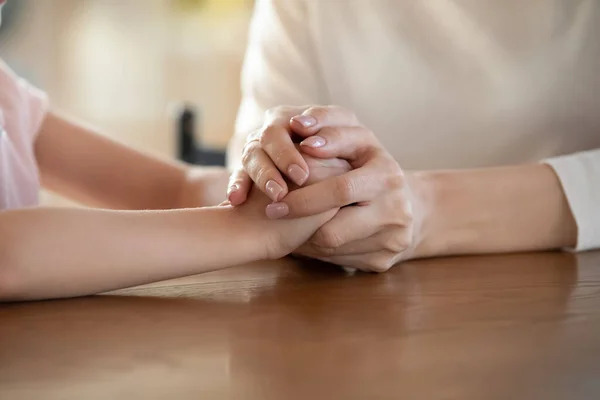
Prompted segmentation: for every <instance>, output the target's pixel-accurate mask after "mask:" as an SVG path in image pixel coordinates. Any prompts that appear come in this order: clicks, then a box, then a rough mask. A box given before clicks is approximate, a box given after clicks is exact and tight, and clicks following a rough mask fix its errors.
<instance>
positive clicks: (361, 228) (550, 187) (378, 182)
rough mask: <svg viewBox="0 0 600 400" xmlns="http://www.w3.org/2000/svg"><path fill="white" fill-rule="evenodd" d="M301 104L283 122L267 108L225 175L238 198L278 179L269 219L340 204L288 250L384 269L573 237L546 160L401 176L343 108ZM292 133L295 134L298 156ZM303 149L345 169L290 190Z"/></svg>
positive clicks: (565, 242) (557, 244) (563, 242)
mask: <svg viewBox="0 0 600 400" xmlns="http://www.w3.org/2000/svg"><path fill="white" fill-rule="evenodd" d="M302 109H303V111H302V113H301V114H299V115H297V116H293V117H292V118H291V120H290V121H287V120H286V118H287V116H289V113H290V111H291V109H290V108H282V109H274V110H272V111H271V112H270V115H271V116H276V118H271V119H267V123H266V125H265V126H263V128H261V129H259V130H258V131H257V132H254V133H253V135H252V140H251V142H250V143H249V145H247V146H246V148H245V149H244V157H243V158H244V166H245V167H246V170H245V171H244V170H238V171H236V173H235V174H234V176H233V179H234V181H235V182H236V183H239V185H237V189H239V190H238V191H230V195H233V197H237V200H238V201H239V202H240V203H241V202H243V198H244V196H245V195H244V193H245V192H247V190H248V188H249V185H250V183H251V181H255V182H257V185H258V186H259V187H261V188H262V190H264V191H265V192H266V193H269V187H268V185H267V183H268V182H269V181H276V182H277V183H278V184H280V186H281V185H286V186H285V187H284V191H283V192H278V193H277V196H275V199H277V200H278V201H277V202H276V203H274V204H270V205H269V206H268V207H269V208H268V209H267V214H268V215H269V216H270V217H271V218H297V217H302V216H306V215H311V214H314V213H318V212H322V211H323V210H327V209H330V208H334V207H340V208H341V209H340V212H338V213H337V214H336V216H335V217H334V218H333V219H332V220H331V221H329V222H328V223H326V224H324V225H323V226H322V227H321V228H320V229H319V230H318V231H317V232H316V233H315V235H313V236H312V237H311V238H310V240H308V241H307V243H305V244H304V245H303V246H301V247H300V248H299V249H297V250H296V252H295V253H297V254H301V255H305V256H310V257H314V258H318V259H321V260H324V261H329V262H332V263H335V264H339V265H342V266H349V267H355V268H358V269H362V270H369V271H385V270H387V269H388V268H390V267H391V266H392V265H393V264H394V263H396V262H398V261H401V260H405V259H409V258H418V257H435V256H442V255H451V254H476V253H495V252H514V251H530V250H548V249H557V248H563V247H569V246H573V245H574V244H575V243H576V240H577V226H576V224H575V220H574V218H573V215H572V213H571V211H570V208H569V204H568V202H567V200H566V197H565V195H564V192H563V190H562V187H561V185H560V182H559V180H558V179H557V177H556V175H555V174H554V172H553V171H552V169H551V168H550V167H549V166H546V165H543V164H533V165H519V166H508V167H499V168H489V169H480V170H477V169H475V170H464V171H428V172H418V171H415V172H411V173H404V172H403V171H402V169H401V168H400V166H399V165H398V164H397V162H396V161H395V160H394V159H393V158H392V157H391V156H390V155H389V153H387V151H385V149H383V148H382V146H381V145H380V143H379V142H378V141H377V139H376V138H375V137H374V135H373V133H372V132H370V131H369V130H368V129H367V128H366V127H364V126H362V125H360V123H359V121H358V120H357V119H356V117H355V116H354V115H353V114H352V113H351V112H350V111H348V110H344V109H343V108H340V107H335V106H333V107H305V108H302ZM294 137H296V138H298V137H299V138H303V140H301V141H300V149H301V152H299V151H298V150H297V146H295V145H294V144H293V141H292V139H291V138H294ZM265 148H267V149H268V151H266V150H264V149H265ZM302 155H304V156H306V155H309V156H312V157H314V158H320V159H331V158H341V159H345V160H347V161H348V163H349V165H350V166H351V167H352V171H349V172H346V173H343V174H341V175H337V176H334V177H328V178H325V179H323V180H319V179H311V180H310V182H311V183H312V185H311V186H307V185H304V186H303V187H301V188H299V189H298V190H294V191H291V192H290V191H289V190H288V186H287V183H286V181H285V178H287V179H289V180H293V176H292V174H289V173H286V171H288V169H289V165H290V163H291V162H298V161H297V160H298V157H301V156H302ZM303 165H304V164H303ZM288 172H289V171H288ZM309 176H310V174H309ZM284 177H285V178H284ZM315 181H316V182H315ZM282 182H283V183H282ZM281 193H284V194H281ZM272 194H273V192H272V191H271V195H272ZM272 198H273V196H272Z"/></svg>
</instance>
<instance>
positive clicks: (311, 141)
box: [300, 136, 327, 149]
mask: <svg viewBox="0 0 600 400" xmlns="http://www.w3.org/2000/svg"><path fill="white" fill-rule="evenodd" d="M326 144H327V140H325V138H322V137H321V136H311V137H309V138H306V139H304V140H303V141H302V142H300V146H308V147H312V148H314V149H317V148H319V147H323V146H325V145H326Z"/></svg>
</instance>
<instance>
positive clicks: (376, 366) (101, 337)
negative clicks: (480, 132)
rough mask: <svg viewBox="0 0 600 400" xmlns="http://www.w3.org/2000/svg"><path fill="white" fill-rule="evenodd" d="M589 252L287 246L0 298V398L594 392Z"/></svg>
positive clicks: (596, 346) (597, 287)
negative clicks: (235, 259) (173, 273)
mask: <svg viewBox="0 0 600 400" xmlns="http://www.w3.org/2000/svg"><path fill="white" fill-rule="evenodd" d="M599 264H600V253H589V254H582V255H578V256H575V255H572V254H566V253H564V254H561V253H542V254H522V255H510V256H489V257H469V258H449V259H437V260H424V261H418V262H410V263H406V264H404V265H400V266H398V267H396V268H395V269H393V270H392V271H390V272H389V273H386V274H381V275H375V274H354V275H350V274H346V273H344V272H342V271H341V270H339V269H337V268H335V267H331V266H328V265H324V264H319V263H307V262H305V261H302V262H300V261H296V260H290V259H288V260H281V261H277V262H272V263H260V264H254V265H249V266H243V267H237V268H233V269H230V270H226V271H220V272H215V273H210V274H205V275H202V276H194V277H189V278H184V279H180V280H176V281H170V282H162V283H158V284H154V285H148V286H144V287H139V288H133V289H128V290H124V291H120V292H115V293H111V294H109V295H103V296H96V297H88V298H81V299H73V300H60V301H49V302H37V303H27V304H14V305H3V306H0V321H1V325H0V398H7V399H13V398H16V399H29V398H40V397H43V398H47V399H54V398H56V399H58V398H61V399H62V398H86V399H96V398H97V399H101V398H102V399H104V398H111V399H115V398H144V399H154V398H156V399H161V398H165V397H167V396H168V397H172V398H178V399H184V398H203V399H296V398H297V399H301V398H311V397H316V398H330V399H337V398H339V399H367V398H368V399H383V398H400V397H403V398H419V399H442V398H443V399H508V398H510V399H517V398H518V399H520V398H523V399H525V398H527V399H534V398H546V399H563V398H569V399H591V398H597V397H598V395H599V394H600V387H599V386H598V385H597V384H596V383H595V382H596V381H597V379H596V377H597V373H598V370H599V369H600V357H599V356H600V342H599V339H598V338H600V322H599V318H598V316H599V315H600V311H599V310H600V284H599V278H600V272H598V271H599V270H598V265H599ZM3 392H4V394H5V397H4V396H2V394H3Z"/></svg>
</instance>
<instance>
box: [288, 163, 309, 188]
mask: <svg viewBox="0 0 600 400" xmlns="http://www.w3.org/2000/svg"><path fill="white" fill-rule="evenodd" d="M287 174H288V176H289V177H290V178H291V179H292V180H293V181H294V183H295V184H296V185H298V186H301V185H302V184H303V183H304V181H306V178H308V174H307V173H306V171H304V170H303V169H302V168H300V166H299V165H296V164H292V165H290V167H289V168H288V170H287Z"/></svg>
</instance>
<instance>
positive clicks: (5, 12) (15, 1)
mask: <svg viewBox="0 0 600 400" xmlns="http://www.w3.org/2000/svg"><path fill="white" fill-rule="evenodd" d="M22 9H23V1H22V0H12V1H7V2H6V4H4V7H2V24H1V25H0V40H1V39H4V37H5V36H6V34H7V33H8V32H9V31H10V30H11V29H12V28H13V27H14V26H15V25H16V24H17V23H18V20H19V17H20V16H21V10H22Z"/></svg>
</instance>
